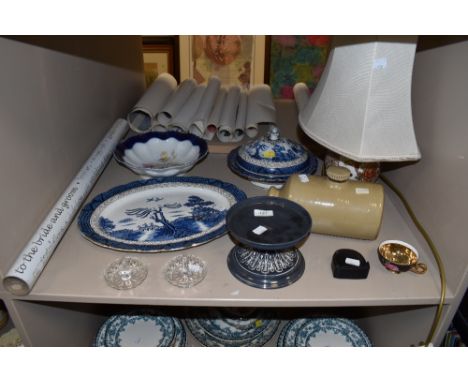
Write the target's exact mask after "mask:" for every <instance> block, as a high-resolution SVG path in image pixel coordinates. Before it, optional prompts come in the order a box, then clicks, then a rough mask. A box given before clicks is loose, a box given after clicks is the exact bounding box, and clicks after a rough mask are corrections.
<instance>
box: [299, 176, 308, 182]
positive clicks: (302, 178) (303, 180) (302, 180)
mask: <svg viewBox="0 0 468 382" xmlns="http://www.w3.org/2000/svg"><path fill="white" fill-rule="evenodd" d="M299 180H300V181H301V182H302V183H308V182H309V177H308V176H307V175H306V174H299Z"/></svg>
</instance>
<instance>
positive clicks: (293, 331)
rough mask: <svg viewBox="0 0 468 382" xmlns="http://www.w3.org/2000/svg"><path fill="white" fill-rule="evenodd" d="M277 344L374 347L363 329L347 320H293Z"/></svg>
mask: <svg viewBox="0 0 468 382" xmlns="http://www.w3.org/2000/svg"><path fill="white" fill-rule="evenodd" d="M277 344H278V346H285V347H292V346H296V347H346V346H353V347H369V346H372V343H371V341H370V340H369V338H368V337H367V336H366V334H365V333H364V332H363V331H362V329H361V328H359V327H358V326H357V325H356V324H355V323H353V322H352V321H351V320H348V319H345V318H310V319H298V320H293V321H291V322H290V323H288V324H287V325H286V326H285V327H284V328H283V330H282V332H281V334H280V336H279V338H278V343H277Z"/></svg>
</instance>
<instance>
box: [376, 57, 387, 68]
mask: <svg viewBox="0 0 468 382" xmlns="http://www.w3.org/2000/svg"><path fill="white" fill-rule="evenodd" d="M386 67H387V57H380V58H376V59H375V60H374V65H373V68H374V69H385V68H386Z"/></svg>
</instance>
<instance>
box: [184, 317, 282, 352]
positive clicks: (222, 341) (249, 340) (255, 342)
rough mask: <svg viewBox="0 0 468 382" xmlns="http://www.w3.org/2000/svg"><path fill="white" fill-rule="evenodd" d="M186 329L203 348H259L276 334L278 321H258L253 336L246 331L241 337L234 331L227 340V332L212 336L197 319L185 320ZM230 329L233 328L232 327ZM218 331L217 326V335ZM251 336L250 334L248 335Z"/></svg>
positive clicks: (239, 332) (237, 331) (219, 328)
mask: <svg viewBox="0 0 468 382" xmlns="http://www.w3.org/2000/svg"><path fill="white" fill-rule="evenodd" d="M185 323H186V325H187V327H188V328H189V330H190V332H191V333H192V334H193V336H194V337H195V338H196V339H197V340H198V341H199V342H200V343H201V344H202V345H204V346H208V347H215V346H224V347H234V346H235V347H240V346H242V347H245V346H251V347H259V346H263V345H265V344H266V343H267V342H268V341H269V340H270V339H271V338H272V337H273V335H274V334H275V333H276V330H277V329H278V326H279V320H268V321H262V320H258V321H257V324H258V325H259V327H258V328H259V329H260V330H258V331H257V332H256V334H255V335H249V333H248V331H246V332H245V333H247V334H245V335H242V334H241V333H242V332H241V331H239V330H234V331H233V333H235V334H234V335H233V336H231V337H230V338H228V335H227V331H225V330H223V332H222V333H223V336H222V337H218V336H215V335H213V332H212V331H209V330H206V327H205V326H206V323H205V325H203V324H201V323H200V320H198V319H187V320H185ZM230 328H233V327H232V326H231V327H230ZM219 330H222V329H221V327H220V326H218V333H219ZM250 334H252V333H250Z"/></svg>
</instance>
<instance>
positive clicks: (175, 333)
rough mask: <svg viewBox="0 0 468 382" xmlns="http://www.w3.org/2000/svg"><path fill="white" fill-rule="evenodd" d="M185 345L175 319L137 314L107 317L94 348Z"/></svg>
mask: <svg viewBox="0 0 468 382" xmlns="http://www.w3.org/2000/svg"><path fill="white" fill-rule="evenodd" d="M185 344H186V334H185V329H184V327H183V325H182V322H181V321H180V320H179V319H178V318H175V317H170V316H159V315H154V314H150V313H140V314H128V315H115V316H111V317H109V318H108V319H107V320H106V321H105V322H104V324H103V325H102V326H101V327H100V329H99V331H98V334H97V336H96V339H95V341H94V344H93V345H94V346H105V347H124V346H131V347H143V346H156V347H178V346H185Z"/></svg>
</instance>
